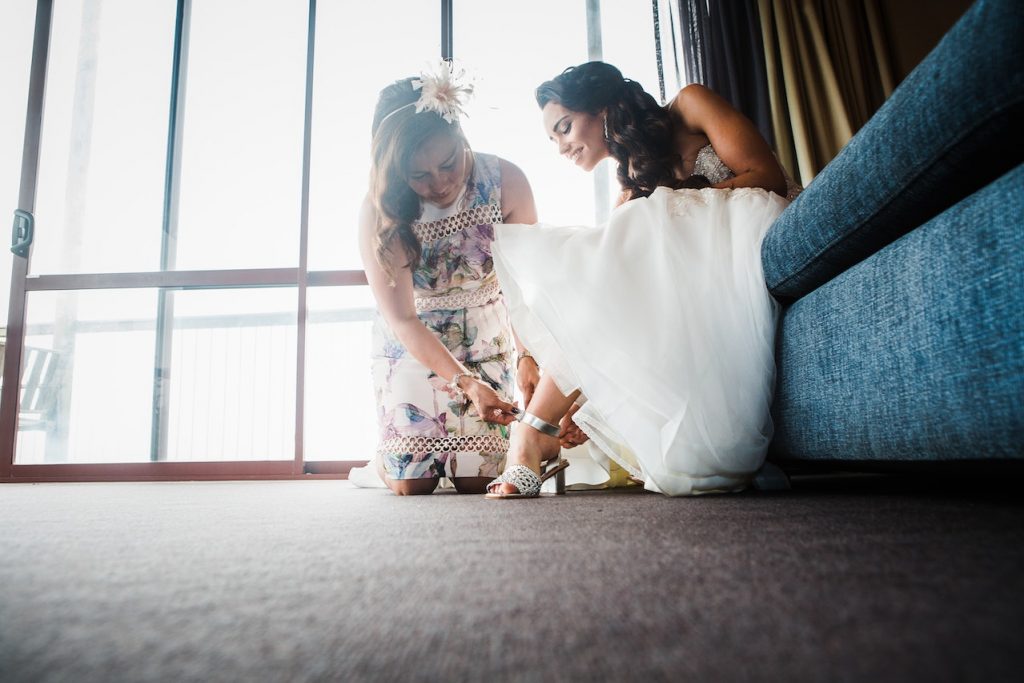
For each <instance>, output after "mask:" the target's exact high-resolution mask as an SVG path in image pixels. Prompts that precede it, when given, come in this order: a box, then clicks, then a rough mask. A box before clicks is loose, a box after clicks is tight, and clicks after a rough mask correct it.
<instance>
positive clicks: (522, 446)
mask: <svg viewBox="0 0 1024 683" xmlns="http://www.w3.org/2000/svg"><path fill="white" fill-rule="evenodd" d="M516 442H518V443H516ZM515 446H518V448H515ZM513 450H515V451H518V452H519V453H518V454H520V455H527V454H529V455H530V456H533V457H529V460H530V461H534V460H537V463H535V464H540V461H543V460H548V459H550V458H552V457H554V456H555V455H558V452H559V450H561V445H560V444H559V442H558V437H554V436H548V435H547V434H542V433H541V432H539V431H537V430H536V429H534V428H533V427H530V426H528V425H524V424H519V425H516V429H515V436H514V438H513Z"/></svg>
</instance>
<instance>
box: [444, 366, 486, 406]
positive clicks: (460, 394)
mask: <svg viewBox="0 0 1024 683" xmlns="http://www.w3.org/2000/svg"><path fill="white" fill-rule="evenodd" d="M463 377H470V378H472V379H480V375H477V374H476V373H473V372H462V371H461V370H460V371H459V372H456V373H455V374H454V375H452V381H450V382H448V390H449V391H451V393H452V394H453V395H454V396H455V397H456V398H458V399H460V400H465V399H466V392H465V391H463V390H462V387H460V386H459V380H460V379H462V378H463Z"/></svg>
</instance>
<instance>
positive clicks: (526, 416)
mask: <svg viewBox="0 0 1024 683" xmlns="http://www.w3.org/2000/svg"><path fill="white" fill-rule="evenodd" d="M519 421H520V422H522V423H523V424H524V425H529V426H530V427H533V428H534V429H536V430H537V431H538V432H540V433H541V434H547V435H548V436H553V437H556V438H557V437H558V432H559V431H560V430H559V429H558V425H553V424H551V423H550V422H547V421H545V420H542V419H540V418H539V417H537V416H536V415H534V414H533V413H523V416H522V417H521V418H519Z"/></svg>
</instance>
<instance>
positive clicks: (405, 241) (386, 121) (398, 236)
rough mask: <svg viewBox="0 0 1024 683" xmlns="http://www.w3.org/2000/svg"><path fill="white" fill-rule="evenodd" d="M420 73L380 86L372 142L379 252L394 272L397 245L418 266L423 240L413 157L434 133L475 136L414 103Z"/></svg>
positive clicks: (383, 263)
mask: <svg viewBox="0 0 1024 683" xmlns="http://www.w3.org/2000/svg"><path fill="white" fill-rule="evenodd" d="M414 80H416V79H415V78H414V77H410V78H404V79H402V80H400V81H395V82H394V83H392V84H391V85H389V86H387V87H386V88H384V89H383V90H381V91H380V96H379V97H378V98H377V106H376V108H375V109H374V112H373V126H372V129H371V130H372V132H373V141H372V143H371V145H370V158H371V166H370V198H371V200H372V201H373V206H374V208H375V209H376V210H377V226H376V228H377V234H376V245H375V247H376V254H377V260H378V261H379V262H380V264H381V266H383V268H384V270H385V271H387V273H388V274H389V275H390V276H391V277H392V278H394V275H395V273H394V272H393V269H392V266H391V260H390V258H389V256H390V255H391V254H392V253H393V251H394V250H395V249H396V248H397V249H400V250H401V252H402V253H403V255H404V256H405V258H406V259H407V261H408V262H407V263H406V265H407V266H408V267H410V268H411V267H413V265H414V264H415V263H417V262H418V261H419V259H420V255H421V254H422V253H423V246H422V245H421V244H420V241H419V240H418V239H416V235H415V234H414V233H413V230H412V224H413V222H415V221H416V220H417V219H418V218H419V217H420V215H421V214H422V212H423V207H422V205H421V204H420V197H419V195H417V194H416V193H415V192H413V190H412V188H411V187H409V182H408V177H407V169H408V167H409V161H410V160H411V159H412V157H413V155H414V154H415V153H416V152H417V151H418V150H419V148H420V146H421V145H422V144H423V143H424V142H425V141H426V140H427V139H428V138H430V137H432V136H434V135H437V134H438V133H443V134H446V135H452V136H455V137H457V138H459V139H460V140H462V142H463V144H465V145H466V149H469V142H468V141H467V140H466V136H465V135H464V134H463V132H462V127H461V126H459V124H458V122H453V123H448V122H447V121H445V120H444V119H443V118H441V116H440V115H439V114H437V113H435V112H431V111H424V112H420V113H416V108H415V107H414V106H410V105H412V104H413V103H414V102H416V100H418V99H419V97H420V91H419V90H414V89H413V87H412V82H413V81H414Z"/></svg>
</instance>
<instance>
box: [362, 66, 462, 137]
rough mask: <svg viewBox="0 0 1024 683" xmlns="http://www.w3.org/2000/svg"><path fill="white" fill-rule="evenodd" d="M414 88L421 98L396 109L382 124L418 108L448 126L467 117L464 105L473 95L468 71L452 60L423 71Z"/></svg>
mask: <svg viewBox="0 0 1024 683" xmlns="http://www.w3.org/2000/svg"><path fill="white" fill-rule="evenodd" d="M412 89H413V90H419V91H420V97H419V99H418V100H416V101H415V102H410V103H409V104H403V105H402V106H401V107H399V108H398V109H395V110H394V111H393V112H391V113H390V114H388V115H387V116H385V117H384V118H383V119H381V123H383V122H384V121H386V120H387V119H389V118H391V117H392V116H394V115H395V114H397V113H398V112H400V111H402V110H403V109H407V108H408V107H412V106H415V107H416V113H417V114H419V113H420V112H423V111H432V112H434V113H436V114H437V115H438V116H440V117H441V118H442V119H444V120H445V121H447V122H448V123H454V122H455V121H457V120H458V119H459V117H460V116H465V115H466V110H465V109H463V106H464V105H465V104H466V102H467V101H468V100H469V97H470V96H471V95H472V94H473V85H472V83H470V82H469V79H468V77H467V76H466V70H465V69H463V68H462V67H458V66H456V65H455V64H454V63H453V62H451V61H448V60H441V61H440V62H439V63H438V64H437V65H436V67H434V68H433V69H432V70H430V71H421V72H420V77H419V78H417V79H414V80H413V81H412Z"/></svg>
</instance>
